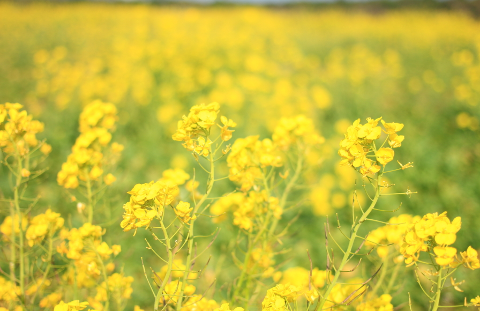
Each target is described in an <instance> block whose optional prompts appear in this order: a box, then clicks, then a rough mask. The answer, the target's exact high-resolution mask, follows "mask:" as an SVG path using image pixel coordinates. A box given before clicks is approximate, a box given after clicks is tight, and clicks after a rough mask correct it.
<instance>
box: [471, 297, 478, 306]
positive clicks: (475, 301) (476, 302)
mask: <svg viewBox="0 0 480 311" xmlns="http://www.w3.org/2000/svg"><path fill="white" fill-rule="evenodd" d="M470 302H471V303H472V304H473V305H474V306H475V307H480V296H477V297H475V298H472V299H471V300H470Z"/></svg>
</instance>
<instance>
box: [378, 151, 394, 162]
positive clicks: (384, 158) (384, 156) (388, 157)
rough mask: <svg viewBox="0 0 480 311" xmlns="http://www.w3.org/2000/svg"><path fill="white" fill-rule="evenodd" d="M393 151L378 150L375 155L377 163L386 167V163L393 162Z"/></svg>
mask: <svg viewBox="0 0 480 311" xmlns="http://www.w3.org/2000/svg"><path fill="white" fill-rule="evenodd" d="M393 155H394V151H393V149H390V148H380V149H378V150H377V152H376V153H375V156H376V157H377V161H378V162H379V163H380V164H382V165H386V164H387V163H388V162H390V161H392V160H393Z"/></svg>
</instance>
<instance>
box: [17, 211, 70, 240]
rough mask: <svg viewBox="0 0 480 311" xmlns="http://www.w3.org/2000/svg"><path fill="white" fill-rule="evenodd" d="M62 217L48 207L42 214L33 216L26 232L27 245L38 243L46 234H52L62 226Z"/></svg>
mask: <svg viewBox="0 0 480 311" xmlns="http://www.w3.org/2000/svg"><path fill="white" fill-rule="evenodd" d="M63 223H64V219H63V218H62V217H60V214H59V213H54V212H52V210H50V209H48V210H47V211H46V212H45V213H44V214H40V215H37V216H35V217H33V219H32V220H31V221H30V226H29V227H28V229H27V232H26V238H27V241H28V245H30V246H33V245H34V244H38V243H40V242H41V241H43V239H44V238H45V236H46V235H47V234H53V233H55V232H56V231H57V230H59V229H61V228H62V227H63Z"/></svg>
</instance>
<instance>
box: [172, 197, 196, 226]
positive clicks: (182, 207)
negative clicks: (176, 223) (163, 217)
mask: <svg viewBox="0 0 480 311" xmlns="http://www.w3.org/2000/svg"><path fill="white" fill-rule="evenodd" d="M192 211H193V207H190V203H188V202H183V201H180V202H179V203H178V204H177V206H176V207H175V214H176V215H177V217H178V218H179V219H180V220H181V221H182V222H184V223H188V222H189V221H190V219H196V218H197V216H195V215H193V217H190V213H191V212H192Z"/></svg>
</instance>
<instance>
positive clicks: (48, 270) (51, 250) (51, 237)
mask: <svg viewBox="0 0 480 311" xmlns="http://www.w3.org/2000/svg"><path fill="white" fill-rule="evenodd" d="M52 235H53V232H52V231H50V234H49V236H48V259H47V263H48V265H47V268H46V269H45V272H44V273H43V276H42V280H41V281H40V283H39V284H38V287H37V291H36V292H35V295H34V296H33V298H32V304H34V303H35V298H36V297H37V294H38V292H39V291H40V287H41V286H42V285H43V283H45V280H46V279H47V276H48V273H49V272H50V268H51V267H52V255H53V236H52Z"/></svg>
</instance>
